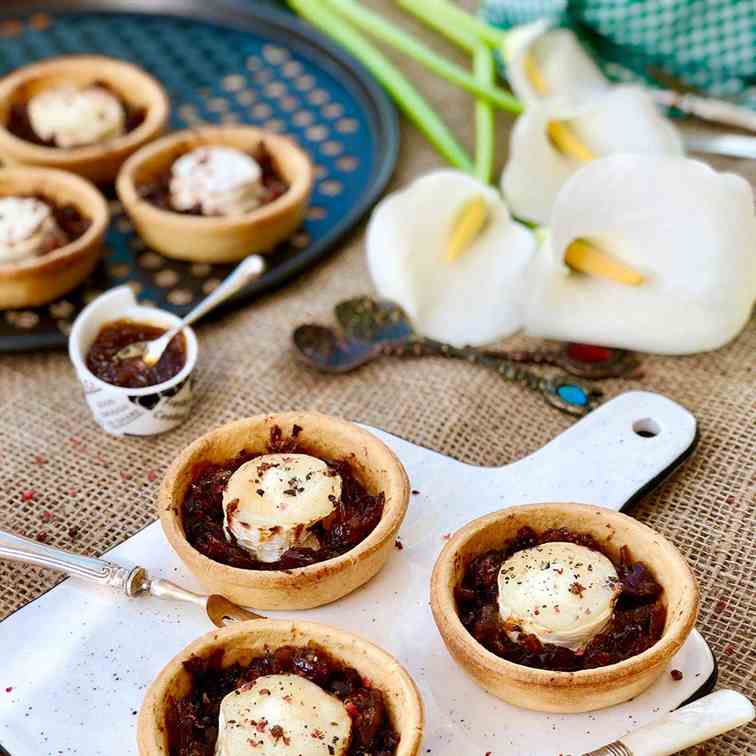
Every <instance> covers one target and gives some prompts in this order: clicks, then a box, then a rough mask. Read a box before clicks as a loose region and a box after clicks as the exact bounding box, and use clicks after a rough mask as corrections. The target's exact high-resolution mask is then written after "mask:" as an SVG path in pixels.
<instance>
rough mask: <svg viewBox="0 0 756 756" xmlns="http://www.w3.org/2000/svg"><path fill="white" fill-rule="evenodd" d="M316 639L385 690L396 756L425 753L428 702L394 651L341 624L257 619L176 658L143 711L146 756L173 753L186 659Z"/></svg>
mask: <svg viewBox="0 0 756 756" xmlns="http://www.w3.org/2000/svg"><path fill="white" fill-rule="evenodd" d="M310 642H314V643H316V644H318V645H319V646H321V647H322V648H324V649H325V650H326V651H328V652H329V653H330V654H332V655H333V657H334V658H335V659H337V660H339V661H341V662H343V663H345V664H348V665H349V666H351V667H354V668H355V669H356V670H357V671H358V672H359V673H360V674H361V675H363V677H366V678H368V679H369V680H370V684H371V686H372V687H374V688H376V689H377V690H380V691H381V693H383V698H384V702H385V704H386V708H387V710H388V713H389V716H390V718H391V722H392V725H393V726H394V728H395V730H396V732H397V733H398V734H399V735H400V737H401V740H400V742H399V746H398V747H397V750H396V756H416V755H417V754H419V753H420V745H421V741H422V735H423V706H422V702H421V699H420V694H419V693H418V691H417V688H416V687H415V683H414V682H413V681H412V678H411V677H410V676H409V674H408V673H407V671H406V670H405V669H404V668H403V667H402V666H401V665H400V664H399V662H398V661H396V659H394V658H393V657H392V656H391V655H390V654H388V653H386V652H385V651H383V650H381V649H380V648H378V647H377V646H375V645H373V644H372V643H370V642H369V641H367V640H364V639H363V638H360V637H359V636H356V635H352V634H351V633H347V632H344V631H343V630H338V629H337V628H335V627H330V626H328V625H321V624H318V623H315V622H292V621H289V620H254V621H252V622H243V623H239V624H236V625H232V626H230V627H225V628H223V629H222V630H216V631H214V632H210V633H207V634H206V635H203V636H202V637H201V638H199V639H198V640H196V641H195V642H194V643H192V644H190V645H189V646H187V647H186V648H185V649H184V650H183V651H181V652H180V653H179V654H178V655H177V656H176V657H175V658H174V659H172V660H171V661H170V662H169V663H168V664H167V665H166V667H165V668H164V669H163V671H162V672H160V674H159V675H158V676H157V678H156V679H155V680H154V682H153V683H152V685H151V686H150V687H149V689H148V690H147V694H146V695H145V698H144V703H143V704H142V709H141V711H140V713H139V720H138V725H137V739H138V743H139V754H140V756H168V753H169V751H168V743H167V733H166V711H167V709H168V706H169V702H170V699H171V698H173V699H178V698H182V697H183V696H185V695H186V694H187V693H188V692H189V689H190V688H189V686H190V682H191V681H190V678H189V675H188V674H187V672H186V671H185V669H184V662H185V661H186V660H187V659H189V658H190V657H192V656H200V657H205V656H208V655H210V654H212V653H213V652H214V651H217V650H218V649H223V661H222V664H223V665H224V666H225V665H231V664H234V663H235V662H237V661H238V662H241V663H242V664H244V663H249V661H251V659H252V658H254V657H255V656H259V655H261V654H262V653H264V652H265V650H266V649H270V650H275V649H276V648H279V647H281V646H285V645H293V646H306V645H307V644H308V643H310Z"/></svg>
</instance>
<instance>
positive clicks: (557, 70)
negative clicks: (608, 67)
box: [502, 20, 611, 108]
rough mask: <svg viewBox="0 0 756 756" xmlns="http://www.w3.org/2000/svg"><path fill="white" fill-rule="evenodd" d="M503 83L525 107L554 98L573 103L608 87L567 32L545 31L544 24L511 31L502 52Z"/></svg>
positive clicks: (573, 36)
mask: <svg viewBox="0 0 756 756" xmlns="http://www.w3.org/2000/svg"><path fill="white" fill-rule="evenodd" d="M502 54H503V57H504V60H505V62H506V65H507V79H508V81H509V84H510V86H511V87H512V91H513V92H514V93H515V94H516V95H517V97H518V98H519V99H520V100H522V102H523V103H525V107H526V108H529V107H530V106H531V105H534V104H538V103H539V102H543V101H544V100H546V99H549V98H551V97H554V96H557V97H560V98H562V99H568V100H571V101H573V102H580V101H581V100H583V99H585V98H592V97H595V96H596V95H598V94H601V93H602V92H605V91H606V90H607V89H609V87H610V86H611V85H610V84H609V81H608V79H607V78H606V77H605V76H604V74H603V73H602V72H601V69H600V68H599V67H598V66H597V65H596V63H595V62H594V61H593V59H592V58H591V57H590V56H589V55H588V54H587V53H586V52H585V50H584V49H583V47H582V46H581V45H580V42H579V41H578V39H577V37H576V36H575V35H574V34H573V33H572V32H571V31H570V30H569V29H554V30H550V29H549V22H548V21H543V20H542V21H536V22H534V23H532V24H526V25H524V26H520V27H517V28H515V29H512V30H511V31H510V32H508V34H507V38H506V43H505V49H504V50H503V51H502Z"/></svg>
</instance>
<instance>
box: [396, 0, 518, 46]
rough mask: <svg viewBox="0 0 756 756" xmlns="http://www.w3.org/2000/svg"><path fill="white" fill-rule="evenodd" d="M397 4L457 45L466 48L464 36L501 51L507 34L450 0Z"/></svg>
mask: <svg viewBox="0 0 756 756" xmlns="http://www.w3.org/2000/svg"><path fill="white" fill-rule="evenodd" d="M396 2H397V4H398V5H399V6H400V7H402V8H404V9H405V10H407V11H409V12H410V13H412V14H414V15H415V16H417V18H419V19H420V20H421V21H423V22H424V23H426V24H428V25H429V26H432V27H434V28H435V29H437V30H438V31H440V32H441V33H442V34H445V35H446V36H447V37H449V39H451V40H452V41H453V42H456V43H457V44H461V45H462V46H463V47H464V46H465V43H464V38H463V37H462V34H464V35H466V36H468V37H473V38H475V39H477V40H480V41H482V42H485V43H486V44H487V45H490V46H491V47H495V48H497V49H500V48H501V46H502V45H503V44H504V40H505V39H506V36H507V33H506V32H504V31H501V30H500V29H496V28H494V27H493V26H490V25H489V24H487V23H485V22H484V21H481V20H480V19H477V18H475V16H473V15H471V14H469V13H467V12H466V11H463V10H462V9H461V8H458V7H457V6H456V5H454V4H453V3H451V2H449V0H396Z"/></svg>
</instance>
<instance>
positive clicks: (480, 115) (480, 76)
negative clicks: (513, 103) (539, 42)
mask: <svg viewBox="0 0 756 756" xmlns="http://www.w3.org/2000/svg"><path fill="white" fill-rule="evenodd" d="M474 64H475V77H476V78H477V80H478V81H479V82H480V83H481V84H491V83H493V82H494V81H495V80H496V63H495V61H494V56H493V53H492V52H491V49H490V48H489V47H488V46H487V45H486V44H484V43H483V42H480V43H478V45H477V47H476V48H475V53H474ZM475 139H476V141H475V175H476V176H477V177H478V178H479V179H480V180H481V181H482V182H483V183H484V184H490V183H491V176H492V174H493V161H494V151H495V142H496V137H495V130H494V111H493V108H492V107H491V104H490V103H489V102H486V101H485V100H478V101H477V102H476V103H475Z"/></svg>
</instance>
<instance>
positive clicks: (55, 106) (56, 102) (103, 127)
mask: <svg viewBox="0 0 756 756" xmlns="http://www.w3.org/2000/svg"><path fill="white" fill-rule="evenodd" d="M28 112H29V121H30V123H31V127H32V128H33V129H34V132H35V133H36V134H37V136H38V137H40V138H41V139H44V140H45V141H50V140H51V141H52V142H53V143H54V144H55V145H56V146H57V147H62V148H70V147H83V146H86V145H89V144H99V143H100V142H105V141H107V140H108V139H113V138H115V137H118V136H121V134H123V133H124V131H125V129H126V113H125V111H124V107H123V105H122V103H121V102H120V100H119V99H118V98H117V97H115V96H114V95H113V94H111V93H110V92H108V90H107V89H104V88H103V87H98V86H96V85H94V86H91V87H86V88H84V89H77V88H76V87H74V86H70V85H66V86H62V87H54V88H51V89H46V90H44V91H42V92H40V93H39V94H37V95H34V97H32V98H31V99H30V100H29V104H28Z"/></svg>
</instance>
